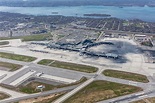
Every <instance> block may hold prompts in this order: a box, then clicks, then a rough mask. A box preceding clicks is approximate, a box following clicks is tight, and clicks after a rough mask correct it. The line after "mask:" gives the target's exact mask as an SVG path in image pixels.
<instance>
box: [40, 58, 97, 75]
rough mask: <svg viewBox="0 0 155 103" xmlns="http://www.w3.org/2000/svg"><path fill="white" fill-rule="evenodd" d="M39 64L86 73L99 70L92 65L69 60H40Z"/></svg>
mask: <svg viewBox="0 0 155 103" xmlns="http://www.w3.org/2000/svg"><path fill="white" fill-rule="evenodd" d="M38 64H41V65H46V66H51V67H57V68H63V69H69V70H75V71H80V72H86V73H94V72H97V70H98V68H96V67H92V66H87V65H81V64H75V63H69V62H61V61H56V60H48V59H44V60H41V61H40V62H38Z"/></svg>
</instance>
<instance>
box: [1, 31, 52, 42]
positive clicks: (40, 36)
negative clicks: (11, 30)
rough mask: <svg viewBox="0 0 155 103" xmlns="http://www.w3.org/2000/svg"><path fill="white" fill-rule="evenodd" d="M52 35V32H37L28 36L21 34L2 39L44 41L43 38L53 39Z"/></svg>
mask: <svg viewBox="0 0 155 103" xmlns="http://www.w3.org/2000/svg"><path fill="white" fill-rule="evenodd" d="M51 37H52V35H50V33H47V34H35V35H28V36H19V37H11V38H9V37H2V38H0V40H10V39H21V40H22V41H43V40H47V39H48V40H51Z"/></svg>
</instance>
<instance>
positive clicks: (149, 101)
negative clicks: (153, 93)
mask: <svg viewBox="0 0 155 103" xmlns="http://www.w3.org/2000/svg"><path fill="white" fill-rule="evenodd" d="M131 103H155V97H152V98H145V99H143V100H138V101H135V102H131Z"/></svg>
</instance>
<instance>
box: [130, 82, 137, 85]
mask: <svg viewBox="0 0 155 103" xmlns="http://www.w3.org/2000/svg"><path fill="white" fill-rule="evenodd" d="M129 84H130V85H134V86H137V82H133V81H129Z"/></svg>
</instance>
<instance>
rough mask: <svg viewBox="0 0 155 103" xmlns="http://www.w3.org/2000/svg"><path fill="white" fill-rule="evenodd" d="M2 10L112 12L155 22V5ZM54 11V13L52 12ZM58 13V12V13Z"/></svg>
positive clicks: (8, 9) (11, 9)
mask: <svg viewBox="0 0 155 103" xmlns="http://www.w3.org/2000/svg"><path fill="white" fill-rule="evenodd" d="M0 11H2V12H10V13H21V14H31V15H63V16H78V17H83V14H92V13H96V14H110V15H111V17H116V18H120V19H141V20H144V21H149V22H155V7H148V6H145V7H136V6H133V7H115V6H71V7H69V6H58V7H6V6H0ZM52 12H53V14H52ZM56 13H58V14H56Z"/></svg>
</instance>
